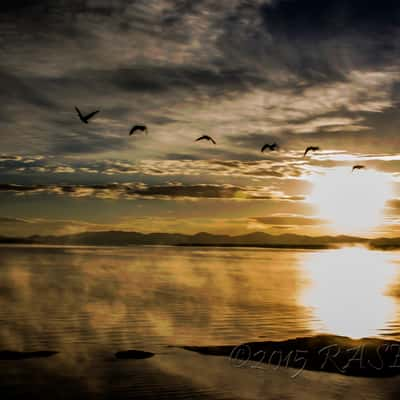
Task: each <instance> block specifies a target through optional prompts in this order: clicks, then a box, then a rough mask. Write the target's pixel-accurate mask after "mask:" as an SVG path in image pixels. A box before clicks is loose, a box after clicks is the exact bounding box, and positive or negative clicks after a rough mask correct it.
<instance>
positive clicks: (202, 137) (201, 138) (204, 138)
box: [195, 135, 217, 144]
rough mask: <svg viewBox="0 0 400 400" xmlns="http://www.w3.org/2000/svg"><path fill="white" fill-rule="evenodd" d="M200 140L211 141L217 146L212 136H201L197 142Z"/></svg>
mask: <svg viewBox="0 0 400 400" xmlns="http://www.w3.org/2000/svg"><path fill="white" fill-rule="evenodd" d="M199 140H208V141H210V142H212V143H214V144H217V143H216V141H215V140H214V139H213V138H212V137H211V136H208V135H203V136H200V137H199V138H197V139H196V140H195V142H198V141H199Z"/></svg>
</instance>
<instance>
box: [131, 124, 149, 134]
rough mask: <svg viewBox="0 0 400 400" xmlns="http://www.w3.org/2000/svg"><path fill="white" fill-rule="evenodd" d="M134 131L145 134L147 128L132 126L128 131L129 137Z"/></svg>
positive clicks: (144, 126)
mask: <svg viewBox="0 0 400 400" xmlns="http://www.w3.org/2000/svg"><path fill="white" fill-rule="evenodd" d="M136 131H140V132H146V133H147V126H146V125H134V126H132V129H131V130H130V131H129V136H131V135H133V134H134V133H135V132H136Z"/></svg>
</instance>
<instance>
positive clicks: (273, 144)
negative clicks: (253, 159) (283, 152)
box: [261, 143, 279, 153]
mask: <svg viewBox="0 0 400 400" xmlns="http://www.w3.org/2000/svg"><path fill="white" fill-rule="evenodd" d="M265 149H269V150H270V151H275V150H277V149H279V146H278V145H277V144H276V143H272V144H264V146H263V147H262V149H261V153H264V150H265Z"/></svg>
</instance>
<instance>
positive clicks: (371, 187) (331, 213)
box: [309, 167, 391, 233]
mask: <svg viewBox="0 0 400 400" xmlns="http://www.w3.org/2000/svg"><path fill="white" fill-rule="evenodd" d="M312 183H313V191H312V193H311V195H310V198H309V200H310V202H311V203H312V204H315V206H316V207H317V209H318V214H319V217H321V218H323V219H326V220H328V221H329V222H330V223H331V224H332V226H333V227H334V228H335V229H336V230H337V231H338V232H339V233H364V232H367V231H368V230H370V229H372V228H375V227H377V226H379V225H380V224H381V223H382V222H383V208H384V206H385V202H386V201H387V200H388V199H389V198H390V197H391V184H390V181H389V179H388V178H387V176H386V175H385V174H383V173H381V172H378V171H374V170H368V169H367V170H363V171H355V172H354V173H352V172H351V169H350V168H348V167H346V168H333V169H331V170H329V171H328V172H327V173H326V174H324V175H315V176H313V178H312Z"/></svg>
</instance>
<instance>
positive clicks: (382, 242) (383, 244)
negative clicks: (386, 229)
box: [369, 238, 400, 250]
mask: <svg viewBox="0 0 400 400" xmlns="http://www.w3.org/2000/svg"><path fill="white" fill-rule="evenodd" d="M369 246H370V248H372V249H376V250H396V249H400V238H379V239H372V240H371V241H370V242H369Z"/></svg>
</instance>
